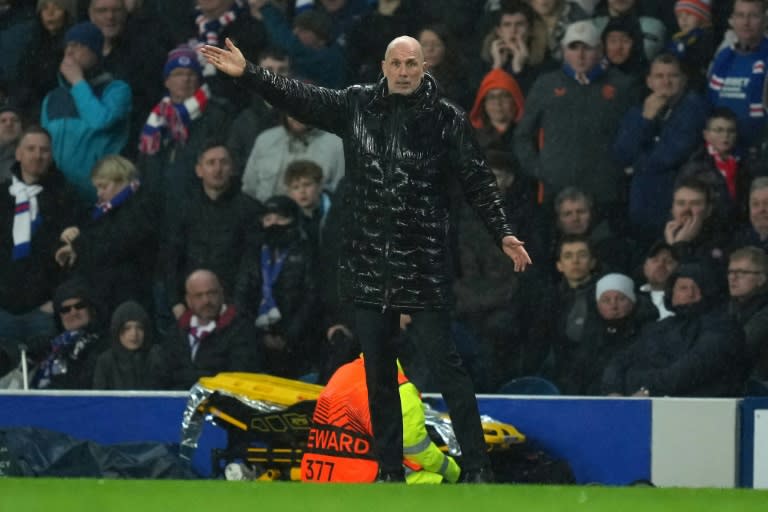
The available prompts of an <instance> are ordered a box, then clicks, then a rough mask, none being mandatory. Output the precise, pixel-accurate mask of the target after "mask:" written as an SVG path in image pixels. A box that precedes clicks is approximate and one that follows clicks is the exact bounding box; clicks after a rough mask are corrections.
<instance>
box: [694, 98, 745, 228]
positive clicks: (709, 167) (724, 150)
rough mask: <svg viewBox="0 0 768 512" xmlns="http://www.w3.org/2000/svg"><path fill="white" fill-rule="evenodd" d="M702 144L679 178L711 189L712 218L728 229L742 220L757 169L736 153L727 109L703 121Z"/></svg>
mask: <svg viewBox="0 0 768 512" xmlns="http://www.w3.org/2000/svg"><path fill="white" fill-rule="evenodd" d="M703 137H704V141H703V142H704V143H703V144H702V145H701V146H700V147H699V149H697V150H696V151H695V152H694V153H693V154H692V155H691V157H690V158H689V159H688V161H687V162H686V163H685V165H684V166H683V167H682V168H681V169H680V173H679V176H680V177H681V178H682V177H685V176H695V177H696V178H697V179H699V180H701V181H702V182H704V183H706V184H707V186H708V187H709V188H710V189H711V193H712V205H713V207H714V211H713V214H714V216H715V217H716V218H718V219H719V220H720V221H721V222H723V223H725V224H727V225H732V224H734V223H737V222H741V221H743V220H744V219H745V218H746V208H745V207H744V205H746V204H747V196H748V195H749V184H750V182H751V181H752V179H753V178H754V176H755V175H756V174H757V172H758V169H757V167H756V166H755V165H754V164H753V163H752V160H751V159H747V158H742V155H741V153H740V151H739V150H738V149H737V145H738V140H739V135H738V119H737V118H736V114H734V112H733V111H732V110H730V109H729V108H727V107H718V108H716V109H714V110H713V111H712V113H711V114H710V115H709V117H708V118H707V124H706V127H705V128H704V131H703Z"/></svg>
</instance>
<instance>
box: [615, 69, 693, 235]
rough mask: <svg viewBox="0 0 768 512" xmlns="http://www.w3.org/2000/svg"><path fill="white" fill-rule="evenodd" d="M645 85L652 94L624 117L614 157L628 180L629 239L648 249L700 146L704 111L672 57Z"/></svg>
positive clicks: (651, 75) (662, 223)
mask: <svg viewBox="0 0 768 512" xmlns="http://www.w3.org/2000/svg"><path fill="white" fill-rule="evenodd" d="M646 83H647V85H648V88H649V89H650V91H651V92H650V94H648V96H647V97H646V98H645V100H644V101H643V103H642V104H641V105H636V106H634V107H632V108H630V109H629V111H628V112H627V114H626V115H625V116H624V119H623V120H622V122H621V126H620V128H619V132H618V136H617V138H616V142H615V144H614V153H615V158H616V159H617V160H618V161H619V162H621V164H622V165H624V166H626V168H627V172H628V173H629V174H630V175H631V182H630V190H629V222H630V225H631V227H632V234H633V236H634V237H635V238H636V239H637V240H638V241H640V242H641V243H643V242H644V243H645V245H646V247H647V246H650V244H651V243H653V241H654V240H656V239H658V238H659V237H660V236H661V235H662V233H663V230H664V224H665V222H666V221H667V220H668V210H667V208H668V205H669V204H670V203H671V202H672V190H673V187H674V182H675V176H676V174H677V170H678V168H679V167H680V165H682V164H683V163H685V161H686V160H687V159H688V157H689V156H690V155H691V153H692V152H693V150H694V149H696V147H697V145H698V144H699V141H700V139H701V130H702V128H704V124H705V122H706V112H707V105H706V102H705V101H704V99H703V98H701V97H700V96H699V95H698V94H696V93H694V92H692V91H689V90H688V89H687V86H686V78H685V75H684V74H683V72H682V70H681V68H680V61H679V60H678V59H677V58H676V57H674V56H673V55H669V54H661V55H659V56H657V57H656V58H655V59H653V62H652V63H651V68H650V71H649V72H648V76H647V78H646Z"/></svg>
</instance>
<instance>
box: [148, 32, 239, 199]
mask: <svg viewBox="0 0 768 512" xmlns="http://www.w3.org/2000/svg"><path fill="white" fill-rule="evenodd" d="M163 80H164V82H163V83H164V85H165V90H166V92H165V95H164V96H163V97H162V98H161V99H160V101H159V103H157V104H156V105H155V107H154V108H153V109H152V111H151V112H150V114H149V116H148V117H147V118H146V121H145V123H144V126H143V128H142V130H141V136H140V139H139V151H140V157H139V162H140V167H141V168H142V169H143V170H144V174H145V176H146V177H147V180H148V181H150V183H149V185H150V186H151V187H152V189H153V190H154V191H155V192H156V193H157V194H158V196H160V197H163V199H164V200H169V199H170V197H171V195H173V197H176V195H177V194H178V193H186V192H187V191H189V190H191V189H192V188H194V187H195V186H196V185H197V179H196V178H195V172H194V169H195V163H196V161H197V156H198V154H199V152H200V151H201V149H202V148H203V146H204V145H205V143H206V142H207V141H209V140H211V139H215V138H218V137H220V136H221V135H222V134H225V133H227V131H228V129H229V125H230V120H229V112H230V111H231V105H229V104H228V103H227V102H226V101H225V100H222V99H220V98H218V97H214V96H213V95H212V94H211V89H210V88H209V86H208V84H207V83H205V81H204V78H203V72H202V67H201V65H200V62H199V60H198V56H197V52H195V51H194V50H193V49H192V48H190V47H188V46H179V47H177V48H175V49H173V50H171V51H170V52H169V53H168V56H167V58H166V60H165V64H164V65H163ZM171 192H173V194H171V195H168V194H170V193H171Z"/></svg>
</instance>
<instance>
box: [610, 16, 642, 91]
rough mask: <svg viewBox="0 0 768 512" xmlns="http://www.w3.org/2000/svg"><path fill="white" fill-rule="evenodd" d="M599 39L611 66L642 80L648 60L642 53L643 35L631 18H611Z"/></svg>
mask: <svg viewBox="0 0 768 512" xmlns="http://www.w3.org/2000/svg"><path fill="white" fill-rule="evenodd" d="M600 39H601V40H602V41H603V49H604V51H605V58H606V59H607V60H608V62H610V63H611V66H613V67H614V68H616V69H618V70H619V71H622V72H623V73H625V74H627V75H629V76H631V77H632V78H634V79H635V80H637V81H640V80H642V78H643V77H644V76H645V73H646V71H647V70H648V59H646V57H645V52H644V51H643V33H642V32H641V31H640V27H639V26H638V24H637V23H636V22H635V21H634V19H633V18H630V17H620V18H611V19H610V20H609V21H608V24H607V25H606V26H605V28H604V29H603V32H602V33H601V35H600Z"/></svg>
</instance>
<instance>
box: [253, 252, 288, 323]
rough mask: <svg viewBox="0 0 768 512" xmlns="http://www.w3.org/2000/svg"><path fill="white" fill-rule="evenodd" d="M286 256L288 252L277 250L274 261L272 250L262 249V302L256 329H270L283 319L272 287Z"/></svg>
mask: <svg viewBox="0 0 768 512" xmlns="http://www.w3.org/2000/svg"><path fill="white" fill-rule="evenodd" d="M286 256H288V251H279V250H276V251H275V258H274V259H272V249H271V248H270V247H269V246H268V245H266V244H265V245H263V246H262V247H261V302H260V303H259V312H258V314H257V316H256V322H255V324H256V327H260V328H262V329H263V328H266V327H269V326H270V325H272V324H275V323H277V322H279V321H280V319H281V318H282V315H281V314H280V309H278V307H277V302H275V298H274V296H273V295H272V287H273V286H274V285H275V283H276V282H277V278H278V277H279V276H280V272H281V271H282V270H283V264H284V263H285V258H286Z"/></svg>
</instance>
